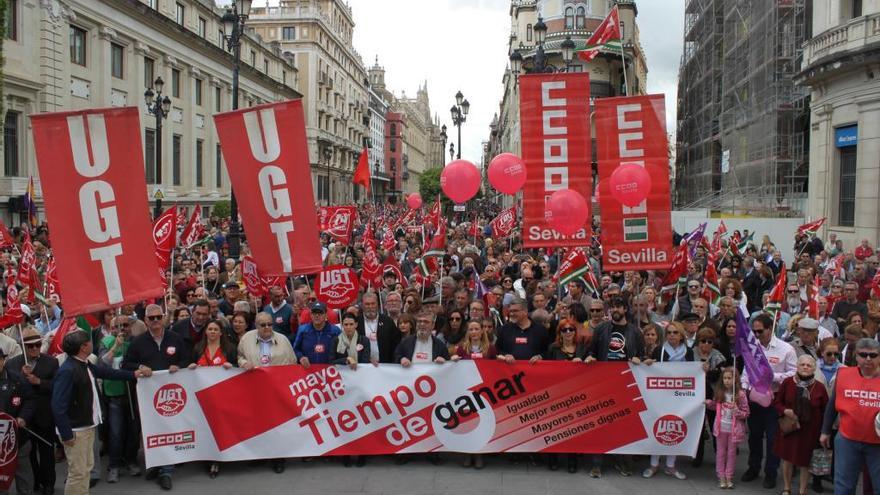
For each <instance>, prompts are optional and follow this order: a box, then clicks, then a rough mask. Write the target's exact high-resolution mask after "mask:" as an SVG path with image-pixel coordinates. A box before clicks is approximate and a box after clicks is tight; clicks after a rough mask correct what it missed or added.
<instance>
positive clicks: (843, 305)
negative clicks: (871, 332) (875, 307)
mask: <svg viewBox="0 0 880 495" xmlns="http://www.w3.org/2000/svg"><path fill="white" fill-rule="evenodd" d="M843 297H844V299H843V300H842V301H837V302H836V303H835V304H834V310H832V311H831V317H832V318H834V319H835V320H836V321H837V325H838V326H839V327H840V328H844V327H846V319H847V317H848V316H849V314H850V313H851V312H853V311H855V312H856V313H859V314H861V315H862V321H864V320H865V319H867V317H868V306H867V305H866V304H865V303H863V302H861V301H859V284H857V283H856V282H853V281H849V282H847V283H845V284H844V285H843Z"/></svg>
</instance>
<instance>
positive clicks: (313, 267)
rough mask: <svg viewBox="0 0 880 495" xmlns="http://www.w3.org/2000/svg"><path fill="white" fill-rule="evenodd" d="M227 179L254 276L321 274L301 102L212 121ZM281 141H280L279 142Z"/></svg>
mask: <svg viewBox="0 0 880 495" xmlns="http://www.w3.org/2000/svg"><path fill="white" fill-rule="evenodd" d="M214 123H215V124H216V127H217V134H218V135H219V137H220V147H221V149H222V150H223V157H224V158H225V160H226V169H227V170H228V171H229V179H230V180H231V181H232V186H233V188H234V189H235V192H236V198H237V199H238V205H239V211H240V212H241V218H242V220H243V221H244V226H245V231H246V233H247V237H248V241H249V245H250V247H251V251H252V252H253V255H254V258H255V259H256V261H257V264H258V265H259V266H260V271H261V272H263V273H264V274H267V275H287V274H294V275H301V274H306V273H317V272H319V271H320V270H321V250H320V246H319V241H318V225H317V224H318V219H317V217H316V216H315V200H314V195H313V194H312V188H311V187H310V186H311V181H310V180H307V178H308V177H311V165H310V164H309V154H308V149H309V148H308V142H307V141H306V127H305V120H304V119H303V109H302V101H300V100H293V101H284V102H280V103H272V104H268V105H261V106H257V107H251V108H247V109H243V110H236V111H233V112H227V113H221V114H217V115H215V116H214ZM281 136H284V139H283V140H282V139H281Z"/></svg>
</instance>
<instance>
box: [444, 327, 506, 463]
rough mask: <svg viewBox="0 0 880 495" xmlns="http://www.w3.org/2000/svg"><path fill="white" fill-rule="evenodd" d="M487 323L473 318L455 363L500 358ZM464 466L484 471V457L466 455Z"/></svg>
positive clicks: (455, 354) (455, 356)
mask: <svg viewBox="0 0 880 495" xmlns="http://www.w3.org/2000/svg"><path fill="white" fill-rule="evenodd" d="M486 322H488V323H489V324H490V325H491V324H492V320H488V319H486V320H481V319H479V318H472V319H470V320H469V321H468V323H467V336H466V337H465V338H464V340H462V341H461V343H459V344H458V347H456V348H455V353H454V354H453V355H452V360H453V361H458V360H460V359H492V360H494V359H496V358H497V357H498V352H497V351H496V350H495V346H494V345H492V344H491V343H490V342H489V328H491V327H487V326H485V325H484V324H485V323H486ZM462 466H464V467H471V466H473V467H474V468H476V469H483V467H484V466H485V464H484V462H483V456H482V455H480V454H465V459H464V461H463V462H462Z"/></svg>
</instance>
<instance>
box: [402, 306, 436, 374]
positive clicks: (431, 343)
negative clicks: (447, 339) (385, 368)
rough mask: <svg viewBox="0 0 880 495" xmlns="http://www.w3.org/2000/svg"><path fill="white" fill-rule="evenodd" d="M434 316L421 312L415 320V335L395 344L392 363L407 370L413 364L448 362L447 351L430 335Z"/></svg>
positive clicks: (424, 311) (426, 311)
mask: <svg viewBox="0 0 880 495" xmlns="http://www.w3.org/2000/svg"><path fill="white" fill-rule="evenodd" d="M434 318H435V315H434V313H432V312H431V311H428V310H422V311H421V312H419V316H418V317H417V318H416V334H415V335H410V336H408V337H406V338H404V339H403V340H401V341H400V343H399V344H397V348H396V349H395V350H394V362H395V363H400V365H401V366H403V367H404V368H409V367H410V366H411V365H412V364H413V363H431V362H433V363H437V364H443V363H445V362H446V361H448V360H449V349H448V348H447V347H446V344H444V343H443V341H441V340H440V339H438V338H437V337H434V336H433V335H431V331H432V330H433V329H434Z"/></svg>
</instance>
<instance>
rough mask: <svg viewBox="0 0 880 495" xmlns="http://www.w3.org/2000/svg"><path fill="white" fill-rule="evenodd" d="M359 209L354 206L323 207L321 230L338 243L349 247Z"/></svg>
mask: <svg viewBox="0 0 880 495" xmlns="http://www.w3.org/2000/svg"><path fill="white" fill-rule="evenodd" d="M355 215H357V209H356V208H355V207H354V206H322V207H321V212H320V221H321V224H320V229H321V230H322V231H323V232H326V233H328V234H330V236H331V237H333V238H334V239H336V240H337V241H339V242H341V243H343V244H346V245H348V240H349V238H350V237H351V229H352V227H354V218H355Z"/></svg>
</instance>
